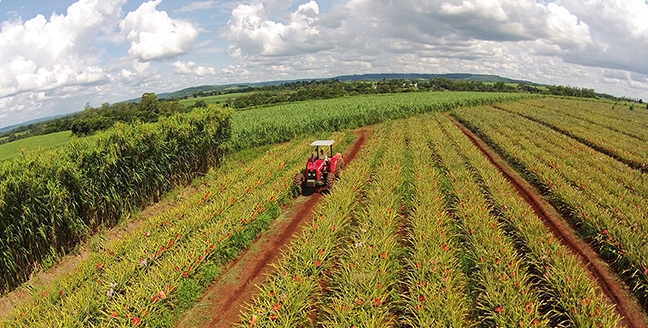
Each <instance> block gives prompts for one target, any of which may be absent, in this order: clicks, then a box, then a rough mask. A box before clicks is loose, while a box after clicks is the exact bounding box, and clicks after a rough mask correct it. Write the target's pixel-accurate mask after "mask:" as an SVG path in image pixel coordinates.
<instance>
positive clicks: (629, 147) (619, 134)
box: [498, 102, 648, 169]
mask: <svg viewBox="0 0 648 328" xmlns="http://www.w3.org/2000/svg"><path fill="white" fill-rule="evenodd" d="M498 107H499V108H502V109H504V110H506V111H509V112H512V113H516V114H519V115H521V116H523V117H525V118H528V119H530V120H533V121H536V122H539V123H542V124H545V125H547V126H549V127H551V128H552V129H554V130H557V131H559V132H561V133H563V134H566V135H568V136H570V137H572V138H574V139H577V140H579V141H580V142H582V143H584V144H587V145H588V146H591V147H593V148H595V149H597V150H599V151H601V152H603V153H605V154H608V155H610V156H613V157H615V158H617V159H619V160H620V161H623V162H624V163H627V164H629V165H632V166H633V167H636V168H639V169H648V167H647V166H648V147H647V146H646V142H645V140H644V139H642V138H637V137H634V136H630V135H627V134H626V133H625V129H627V128H625V129H624V130H616V131H615V130H612V129H610V128H607V127H605V126H601V125H600V124H596V123H592V122H589V121H588V120H584V119H581V118H575V117H572V116H570V115H567V114H561V113H559V112H557V111H556V110H555V109H554V108H553V107H552V108H539V107H529V105H527V104H526V103H517V102H516V103H510V104H502V105H499V106H498ZM642 128H643V127H642Z"/></svg>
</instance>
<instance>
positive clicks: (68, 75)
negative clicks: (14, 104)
mask: <svg viewBox="0 0 648 328" xmlns="http://www.w3.org/2000/svg"><path fill="white" fill-rule="evenodd" d="M124 3H125V0H109V1H101V0H81V1H78V2H76V3H74V4H72V5H71V6H70V7H69V8H68V10H67V13H66V14H65V15H63V14H61V15H57V14H55V13H54V14H52V16H51V17H50V18H49V19H47V18H45V16H43V15H37V16H36V17H34V18H32V19H29V20H27V21H22V20H21V19H20V18H18V19H13V20H8V21H4V22H3V23H2V30H1V32H0V69H1V70H2V72H3V73H2V75H0V97H10V96H14V95H17V94H20V93H23V92H37V91H45V90H51V89H53V88H57V87H61V86H65V85H83V84H93V83H99V82H101V81H104V80H105V79H106V75H105V72H104V70H103V69H102V68H101V67H100V66H99V58H98V55H97V53H96V51H95V49H94V48H93V45H94V43H95V37H96V35H97V33H99V32H100V31H108V30H110V29H112V28H114V26H115V22H116V20H117V17H119V15H120V11H121V7H122V5H123V4H124Z"/></svg>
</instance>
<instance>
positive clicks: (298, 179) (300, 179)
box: [294, 172, 306, 195]
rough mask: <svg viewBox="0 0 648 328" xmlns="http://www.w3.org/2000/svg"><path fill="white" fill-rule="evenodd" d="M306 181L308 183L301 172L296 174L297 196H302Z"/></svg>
mask: <svg viewBox="0 0 648 328" xmlns="http://www.w3.org/2000/svg"><path fill="white" fill-rule="evenodd" d="M304 181H306V178H305V177H304V174H303V173H301V172H299V173H297V174H295V180H294V183H295V187H297V195H301V194H302V186H303V185H304Z"/></svg>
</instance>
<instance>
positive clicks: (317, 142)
mask: <svg viewBox="0 0 648 328" xmlns="http://www.w3.org/2000/svg"><path fill="white" fill-rule="evenodd" d="M334 143H335V140H315V141H313V142H312V143H311V144H310V145H311V146H314V147H315V146H332V145H333V144H334Z"/></svg>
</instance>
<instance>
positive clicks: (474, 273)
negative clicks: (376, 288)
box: [426, 128, 548, 327]
mask: <svg viewBox="0 0 648 328" xmlns="http://www.w3.org/2000/svg"><path fill="white" fill-rule="evenodd" d="M426 131H427V138H428V140H429V147H430V149H431V150H432V151H433V152H434V154H435V155H434V156H435V157H436V160H437V166H438V168H439V169H441V170H443V173H444V178H445V183H447V184H448V186H447V190H446V191H445V192H446V198H447V201H448V203H449V205H451V206H452V212H453V215H454V217H455V220H456V222H455V226H456V227H455V229H456V231H457V233H458V234H460V236H459V238H460V239H461V241H462V246H463V248H464V254H462V261H463V262H464V263H463V265H464V270H465V272H466V274H467V276H468V279H469V283H468V294H469V296H470V297H471V298H472V301H473V314H472V316H473V318H474V320H475V322H476V323H477V324H478V325H482V326H499V327H513V326H525V327H526V326H546V325H547V324H548V322H547V319H546V316H545V315H544V314H543V313H541V312H540V307H541V301H540V299H539V295H538V293H537V291H536V290H535V289H533V288H532V280H531V278H532V277H531V274H530V272H529V270H528V269H529V268H528V266H527V265H526V264H525V263H524V261H523V260H522V259H521V258H520V256H519V255H518V254H517V252H516V248H515V245H514V242H513V241H512V240H511V239H510V238H509V237H508V236H507V235H506V234H505V232H504V231H503V229H501V225H500V222H499V220H498V218H497V217H496V216H494V215H492V214H491V206H492V205H491V204H489V202H488V200H487V199H486V198H485V196H484V194H483V193H482V191H481V189H480V186H479V185H478V183H477V182H476V181H475V179H474V176H473V174H472V172H471V170H470V169H469V168H468V167H467V166H466V161H465V159H463V158H462V157H461V156H460V155H459V154H458V153H457V152H456V151H454V150H453V147H451V145H447V144H446V143H447V140H446V136H445V135H444V134H443V132H442V131H441V130H440V129H439V128H430V129H426Z"/></svg>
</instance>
